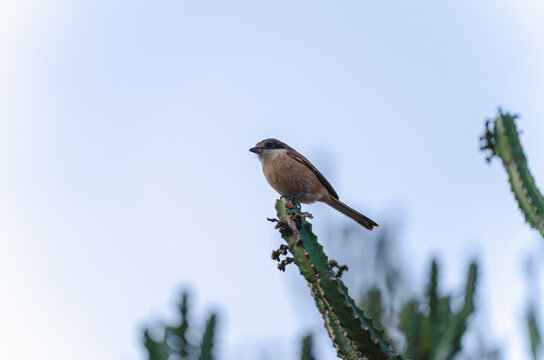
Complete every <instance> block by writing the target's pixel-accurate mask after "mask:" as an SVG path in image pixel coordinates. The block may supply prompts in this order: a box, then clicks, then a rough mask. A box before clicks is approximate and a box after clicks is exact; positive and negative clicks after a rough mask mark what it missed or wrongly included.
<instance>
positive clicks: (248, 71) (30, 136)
mask: <svg viewBox="0 0 544 360" xmlns="http://www.w3.org/2000/svg"><path fill="white" fill-rule="evenodd" d="M543 17H544V5H542V4H541V3H539V2H537V1H491V0H489V1H480V2H473V1H457V2H454V3H452V2H436V1H410V2H392V1H382V2H372V3H367V4H365V3H362V2H356V1H345V2H326V1H300V2H292V1H276V2H274V3H268V4H265V3H257V2H251V1H230V2H213V1H199V2H196V1H194V2H189V1H182V2H178V1H162V2H143V1H117V2H110V1H78V2H68V1H63V0H56V1H51V2H47V4H46V3H43V2H39V1H27V2H20V1H3V2H2V3H1V4H0V151H1V153H0V169H1V172H0V236H1V239H2V240H1V249H0V285H1V286H2V289H3V292H5V294H3V295H2V296H1V297H0V318H1V319H2V327H0V357H2V358H8V357H9V358H11V359H31V358H40V359H73V358H78V359H139V358H142V357H143V356H142V352H141V347H140V345H139V338H138V337H139V336H140V333H139V331H140V329H141V327H142V326H143V325H144V324H145V323H146V321H148V320H149V319H153V318H154V317H155V316H156V315H157V314H161V313H162V314H169V313H170V312H171V308H172V304H173V302H174V300H175V298H176V289H177V288H178V287H179V284H192V286H193V289H194V292H195V295H196V299H195V302H196V303H197V304H198V308H197V309H196V311H197V312H196V314H197V315H203V314H204V313H205V312H207V311H208V310H210V309H219V310H220V311H221V314H222V318H221V320H222V321H221V329H222V333H221V336H220V344H221V350H222V352H223V353H224V354H225V357H224V358H225V359H241V358H244V356H245V357H246V358H251V356H252V355H254V353H249V352H248V351H247V350H246V346H247V345H246V344H247V343H248V342H255V344H256V345H255V348H256V349H257V350H255V351H259V350H258V346H260V345H261V344H264V343H266V342H267V341H268V340H269V339H275V340H276V341H277V342H279V343H282V344H283V345H282V346H281V347H279V348H278V349H277V350H274V351H278V353H276V355H278V354H280V355H281V356H282V357H285V358H289V359H290V358H292V357H293V356H294V355H295V354H294V351H295V347H296V345H297V342H298V339H299V337H300V335H301V334H302V333H303V332H304V326H303V324H304V319H303V316H301V315H300V314H299V313H298V310H297V308H296V307H295V306H293V304H292V302H293V298H292V297H290V295H289V294H287V292H289V291H290V289H291V287H290V286H288V285H286V284H285V281H286V278H288V277H290V276H293V275H292V274H291V275H289V272H292V273H295V272H296V271H295V270H294V269H291V270H289V271H288V274H287V275H286V274H283V273H280V272H279V271H277V269H276V268H275V264H274V263H273V262H272V261H271V260H270V251H271V250H272V249H273V247H274V246H275V245H276V244H277V243H278V242H279V240H278V235H277V234H276V233H275V231H274V230H273V227H272V226H271V224H270V223H268V222H267V221H266V220H265V218H266V217H267V216H268V217H270V216H272V215H274V211H273V201H274V199H275V198H276V196H277V195H276V194H275V193H274V192H273V190H272V189H270V187H269V186H268V184H266V182H265V180H264V177H263V176H262V173H261V170H260V165H259V163H258V161H257V160H256V159H255V157H254V156H253V155H252V154H251V153H249V152H248V151H247V150H248V149H249V147H251V146H253V145H254V144H255V143H256V142H257V141H259V140H261V139H262V138H265V137H277V138H279V139H282V140H283V141H285V142H287V143H288V144H290V145H291V146H293V147H295V148H296V149H297V150H299V151H301V152H303V153H305V154H306V155H307V156H308V157H309V158H310V159H311V160H312V161H313V162H314V163H315V164H316V165H317V166H318V167H319V168H320V169H321V170H322V172H324V173H325V175H326V176H327V177H328V178H329V179H330V181H331V182H332V184H333V185H334V187H335V188H336V190H337V191H338V193H339V194H340V197H341V198H342V199H343V200H345V201H346V202H347V203H348V204H351V205H353V206H354V207H356V208H359V209H361V210H364V211H365V212H366V213H368V215H369V216H371V217H373V218H375V219H376V220H377V221H378V222H380V221H382V220H384V221H385V219H389V218H390V217H391V216H390V213H401V214H402V216H403V220H402V221H403V225H402V231H401V235H400V237H401V239H402V240H403V241H404V243H403V244H402V249H399V251H402V252H403V253H404V256H405V258H406V259H409V264H410V267H411V271H412V275H413V277H414V279H415V280H414V281H415V282H416V283H417V284H419V280H420V279H422V277H423V276H424V275H425V273H426V271H427V264H428V261H429V257H430V256H431V255H433V254H437V255H439V256H440V258H441V260H442V263H443V264H444V269H443V275H444V277H445V281H446V284H447V286H448V289H452V290H455V289H458V286H459V284H460V282H461V281H462V279H463V278H464V276H465V270H466V264H467V262H468V261H469V260H470V259H471V258H472V257H473V256H477V257H478V258H479V259H480V260H481V265H482V286H481V287H480V289H479V293H478V296H479V301H480V302H481V303H483V304H486V309H482V310H483V312H482V313H483V314H484V315H482V318H483V321H486V322H487V324H488V325H489V328H491V329H492V331H490V333H491V334H490V338H491V339H494V340H496V341H498V342H499V344H500V345H502V350H503V351H504V354H505V355H506V357H507V358H512V359H514V358H519V357H520V356H525V355H526V350H527V346H526V344H525V343H524V342H523V341H524V340H525V338H524V337H522V336H521V334H522V332H523V331H524V328H523V327H522V325H523V324H522V323H520V321H519V320H518V319H519V318H521V316H522V315H523V305H524V299H525V295H526V293H525V290H526V289H525V284H524V277H523V269H522V266H521V263H522V260H523V256H524V255H525V254H526V253H528V252H540V253H542V244H541V242H542V239H541V238H539V237H538V236H537V234H536V233H535V232H534V231H531V230H530V229H529V228H528V227H527V226H526V225H525V224H524V222H523V219H522V217H521V215H520V213H519V211H518V209H517V208H516V206H515V204H514V202H513V197H512V195H511V194H510V193H509V191H508V184H507V182H506V175H505V173H504V171H503V169H502V168H501V167H500V166H499V164H498V163H497V162H494V163H493V165H492V166H491V167H490V166H487V165H486V164H485V162H484V160H483V158H484V156H483V154H481V153H480V152H479V151H478V136H479V135H480V134H481V133H482V131H483V121H484V119H485V118H488V117H491V116H493V115H495V114H496V108H497V106H499V105H501V106H503V107H504V108H505V109H507V110H511V111H514V112H519V113H521V115H522V118H521V120H520V122H519V125H520V127H521V128H522V129H523V130H524V132H523V136H522V142H523V144H524V147H525V149H526V151H527V153H528V157H529V161H530V166H531V169H532V170H533V173H534V174H535V175H536V178H537V183H538V184H539V185H540V187H542V186H544V185H542V184H544V145H543V144H542V138H543V136H544V122H543V121H542V119H544V106H542V94H543V93H544V70H543V69H542V64H543V63H544V24H543V22H542V21H541V19H542V18H543ZM308 209H309V210H310V211H311V212H314V213H315V214H318V215H319V216H316V219H315V220H314V228H315V230H316V232H317V233H318V234H319V233H320V230H323V231H325V224H327V223H330V221H342V219H341V217H340V215H339V214H337V213H335V212H334V211H333V210H329V209H327V208H325V207H324V206H322V205H319V204H318V205H313V206H310V207H308ZM233 249H235V251H233ZM540 259H541V255H540ZM340 260H341V259H340ZM348 265H349V264H348ZM539 271H540V273H541V276H540V281H542V278H543V277H542V271H543V270H542V267H540V270H539ZM295 279H296V277H295ZM294 281H296V280H294ZM417 284H416V285H417ZM348 285H349V284H348ZM271 306H275V308H276V309H278V310H277V312H282V313H283V314H285V316H284V319H283V321H282V322H278V321H277V316H276V313H277V312H275V313H272V312H270V313H267V311H265V310H264V309H269V308H270V307H271ZM541 320H542V319H541ZM278 356H279V355H278Z"/></svg>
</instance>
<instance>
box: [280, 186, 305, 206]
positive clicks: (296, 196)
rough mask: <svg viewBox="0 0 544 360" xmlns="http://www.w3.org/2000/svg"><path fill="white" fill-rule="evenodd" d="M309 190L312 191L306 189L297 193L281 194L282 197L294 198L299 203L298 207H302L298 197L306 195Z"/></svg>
mask: <svg viewBox="0 0 544 360" xmlns="http://www.w3.org/2000/svg"><path fill="white" fill-rule="evenodd" d="M309 192H310V190H304V191H303V192H301V193H298V194H296V195H282V196H280V199H283V198H285V199H288V200H294V201H295V202H296V204H297V205H298V207H300V203H299V202H298V200H297V199H298V198H299V197H301V196H302V195H305V194H307V193H309Z"/></svg>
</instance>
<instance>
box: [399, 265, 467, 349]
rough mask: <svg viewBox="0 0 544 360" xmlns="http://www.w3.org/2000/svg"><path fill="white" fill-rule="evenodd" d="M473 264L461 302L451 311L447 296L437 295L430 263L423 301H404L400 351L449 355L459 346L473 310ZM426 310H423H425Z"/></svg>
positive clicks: (435, 273) (435, 275)
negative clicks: (403, 343) (403, 346)
mask: <svg viewBox="0 0 544 360" xmlns="http://www.w3.org/2000/svg"><path fill="white" fill-rule="evenodd" d="M477 269H478V268H477V266H476V264H475V263H472V264H471V265H470V267H469V271H468V276H467V282H466V288H465V295H464V304H463V307H462V308H461V310H460V311H459V312H458V313H457V314H454V313H453V312H452V310H451V305H450V303H451V297H450V296H444V297H440V296H439V295H438V265H437V263H436V261H433V262H432V265H431V277H430V281H429V286H428V289H427V304H426V306H425V307H423V309H424V310H422V306H420V304H419V303H418V301H416V300H412V301H410V302H408V303H407V304H406V305H405V306H404V308H403V310H402V312H401V315H400V324H399V327H400V330H401V331H402V332H403V333H404V334H405V335H406V342H407V345H408V346H407V348H406V350H405V352H404V355H406V356H407V357H410V358H413V359H432V360H446V359H452V358H453V357H454V356H455V355H456V354H458V353H459V352H460V350H461V338H462V336H463V335H464V333H465V330H466V326H467V319H468V317H469V315H470V314H472V312H473V311H474V292H475V289H476V278H477ZM425 310H426V311H425Z"/></svg>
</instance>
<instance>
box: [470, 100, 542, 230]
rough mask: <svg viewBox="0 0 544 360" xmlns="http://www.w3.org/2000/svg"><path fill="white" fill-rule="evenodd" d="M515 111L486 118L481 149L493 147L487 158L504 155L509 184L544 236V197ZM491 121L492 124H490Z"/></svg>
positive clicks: (521, 207)
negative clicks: (535, 178) (493, 118)
mask: <svg viewBox="0 0 544 360" xmlns="http://www.w3.org/2000/svg"><path fill="white" fill-rule="evenodd" d="M516 118H517V116H516V115H510V114H508V113H503V112H502V111H501V110H499V115H498V116H497V118H496V119H495V120H493V121H489V120H488V121H486V130H485V133H484V134H483V135H482V136H481V137H480V139H481V141H482V146H481V150H484V151H485V150H489V151H491V153H490V155H489V156H488V157H487V158H486V160H488V161H490V160H491V159H492V158H493V156H498V157H500V158H501V160H502V163H503V166H504V168H505V169H506V172H507V173H508V178H509V182H510V187H511V189H512V192H513V193H514V196H515V198H516V201H517V203H518V206H519V208H520V209H521V211H522V212H523V215H524V216H525V220H526V221H527V222H528V223H529V225H531V226H532V227H533V228H535V229H537V230H538V231H539V232H540V234H541V235H542V236H544V198H543V197H542V194H541V193H540V191H539V190H538V188H537V187H536V184H535V181H534V178H533V176H532V175H531V172H530V171H529V167H528V166H527V158H526V157H525V154H524V152H523V148H522V147H521V143H520V141H519V135H518V131H517V129H516V123H515V120H516ZM490 125H492V126H491V127H490Z"/></svg>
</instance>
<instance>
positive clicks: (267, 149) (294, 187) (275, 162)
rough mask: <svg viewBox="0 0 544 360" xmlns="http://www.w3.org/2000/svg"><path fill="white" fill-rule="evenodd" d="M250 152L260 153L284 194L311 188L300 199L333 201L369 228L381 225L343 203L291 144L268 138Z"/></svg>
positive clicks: (269, 178)
mask: <svg viewBox="0 0 544 360" xmlns="http://www.w3.org/2000/svg"><path fill="white" fill-rule="evenodd" d="M249 151H251V152H254V153H256V154H257V155H259V160H261V164H262V167H263V173H264V176H265V178H266V180H267V181H268V183H269V184H270V186H272V188H274V190H276V191H277V192H278V193H280V194H281V195H293V196H294V195H297V194H300V193H302V192H304V191H307V190H308V193H306V194H304V195H301V196H300V197H298V198H297V200H298V201H300V202H301V203H304V204H311V203H313V202H315V201H321V202H324V203H326V204H329V205H330V206H332V207H333V208H335V209H336V210H338V211H340V212H341V213H343V214H344V215H346V216H348V217H350V218H352V219H353V220H355V221H356V222H357V223H359V224H361V225H362V226H364V227H365V228H367V229H369V230H372V229H373V228H374V227H375V226H378V224H377V223H376V222H374V221H373V220H371V219H369V218H368V217H366V216H364V215H363V214H361V213H360V212H358V211H356V210H354V209H352V208H350V207H349V206H347V205H346V204H344V203H343V202H341V201H340V200H339V199H338V194H337V193H336V191H335V190H334V189H333V187H332V185H331V184H330V183H329V182H328V181H327V179H325V177H324V176H323V174H321V173H320V172H319V170H317V169H316V167H315V166H314V165H313V164H312V163H311V162H310V160H308V159H306V158H305V157H304V156H303V155H302V154H300V153H299V152H297V151H296V150H295V149H293V148H292V147H290V146H289V145H287V144H285V143H283V142H281V141H279V140H276V139H265V140H263V141H260V142H259V143H257V145H255V147H253V148H251V149H249Z"/></svg>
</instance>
